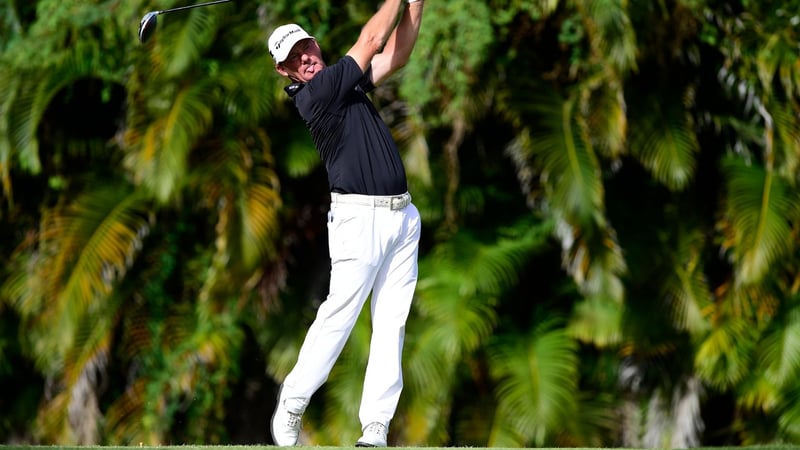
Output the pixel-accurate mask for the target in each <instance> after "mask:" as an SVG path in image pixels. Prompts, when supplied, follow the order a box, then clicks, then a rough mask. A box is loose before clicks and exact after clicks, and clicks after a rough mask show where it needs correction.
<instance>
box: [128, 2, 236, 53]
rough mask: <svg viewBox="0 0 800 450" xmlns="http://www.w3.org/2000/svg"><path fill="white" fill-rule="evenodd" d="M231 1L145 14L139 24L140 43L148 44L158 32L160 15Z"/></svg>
mask: <svg viewBox="0 0 800 450" xmlns="http://www.w3.org/2000/svg"><path fill="white" fill-rule="evenodd" d="M231 1H233V0H216V1H213V2H207V3H198V4H196V5H190V6H180V7H178V8H172V9H165V10H163V11H150V12H149V13H147V14H145V15H144V17H142V21H141V22H139V42H141V43H142V44H144V43H145V42H147V40H148V39H150V37H151V36H152V35H153V33H155V32H156V25H157V23H158V15H159V14H165V13H169V12H175V11H182V10H184V9H191V8H199V7H201V6H208V5H216V4H217V3H228V2H231Z"/></svg>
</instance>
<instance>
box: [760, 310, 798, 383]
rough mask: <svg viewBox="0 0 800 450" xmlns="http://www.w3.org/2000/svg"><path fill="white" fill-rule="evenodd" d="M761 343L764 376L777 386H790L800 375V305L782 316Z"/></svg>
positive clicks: (775, 321) (761, 363)
mask: <svg viewBox="0 0 800 450" xmlns="http://www.w3.org/2000/svg"><path fill="white" fill-rule="evenodd" d="M770 328H771V329H769V330H768V331H767V333H766V334H765V335H764V337H763V339H762V341H761V342H760V346H759V347H760V351H759V352H758V353H757V354H758V359H759V363H760V365H761V367H765V368H766V370H765V372H764V375H765V376H766V377H767V378H769V379H770V380H771V381H772V382H773V383H775V384H776V385H777V386H780V387H784V386H789V385H790V384H792V383H794V381H795V380H797V376H798V374H800V305H795V306H793V307H792V308H791V309H789V310H788V311H787V312H786V313H785V314H781V315H780V316H779V317H777V318H776V319H775V320H774V323H773V324H772V326H771V327H770Z"/></svg>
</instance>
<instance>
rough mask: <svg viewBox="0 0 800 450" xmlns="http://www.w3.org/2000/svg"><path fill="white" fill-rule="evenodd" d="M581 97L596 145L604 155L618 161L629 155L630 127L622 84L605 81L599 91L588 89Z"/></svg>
mask: <svg viewBox="0 0 800 450" xmlns="http://www.w3.org/2000/svg"><path fill="white" fill-rule="evenodd" d="M604 81H605V80H604ZM581 97H582V98H581V110H582V111H584V112H583V114H584V115H585V116H586V126H587V127H588V129H589V130H591V132H590V134H589V136H590V139H591V141H592V146H593V147H594V148H596V149H597V150H598V152H601V153H602V154H603V155H604V156H607V157H610V158H618V157H619V156H621V155H622V154H623V153H624V152H625V144H626V142H627V139H628V127H629V125H628V115H627V112H626V108H627V106H626V102H625V96H624V93H623V92H622V86H621V84H620V83H615V82H603V84H602V85H600V86H598V87H597V88H590V87H587V89H585V90H584V92H583V94H582V95H581Z"/></svg>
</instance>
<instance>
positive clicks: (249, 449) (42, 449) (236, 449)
mask: <svg viewBox="0 0 800 450" xmlns="http://www.w3.org/2000/svg"><path fill="white" fill-rule="evenodd" d="M137 448H142V449H151V450H152V449H158V450H262V449H265V450H266V449H276V448H278V447H275V446H272V445H164V446H157V447H153V446H138V445H137V446H130V447H125V446H72V445H65V446H62V445H41V446H31V445H0V450H25V449H38V450H46V449H59V450H91V449H98V450H134V449H137ZM295 448H296V449H297V450H312V449H316V450H320V449H345V448H354V447H352V446H350V447H325V446H308V447H305V446H300V447H295ZM418 448H424V449H426V450H452V449H453V448H455V447H391V450H411V449H418ZM459 448H482V449H483V448H485V449H486V450H511V449H505V448H500V447H459ZM696 449H697V450H742V449H750V450H800V446H798V445H763V446H747V447H696ZM514 450H519V449H514ZM541 450H563V449H561V448H559V449H555V448H554V449H541ZM571 450H599V449H597V448H573V449H571ZM625 450H644V449H625Z"/></svg>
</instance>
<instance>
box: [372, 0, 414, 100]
mask: <svg viewBox="0 0 800 450" xmlns="http://www.w3.org/2000/svg"><path fill="white" fill-rule="evenodd" d="M423 5H424V0H417V1H415V2H413V3H409V4H408V7H407V8H406V9H405V12H404V13H403V17H402V19H400V23H399V24H398V25H397V28H395V29H394V32H392V34H391V36H389V40H388V41H386V46H385V47H384V49H383V51H382V52H381V53H378V54H376V55H375V57H374V58H373V59H372V83H373V84H375V85H378V84H379V83H380V82H381V81H383V80H385V79H386V78H388V77H389V75H391V74H393V73H394V72H396V71H397V70H398V69H400V68H402V67H403V66H405V65H406V63H408V59H409V58H410V57H411V51H412V50H414V45H415V44H416V43H417V36H418V35H419V27H420V25H421V24H422V8H423Z"/></svg>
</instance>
